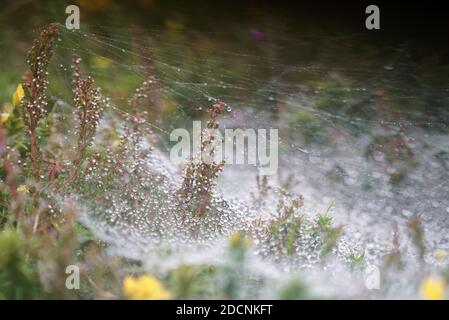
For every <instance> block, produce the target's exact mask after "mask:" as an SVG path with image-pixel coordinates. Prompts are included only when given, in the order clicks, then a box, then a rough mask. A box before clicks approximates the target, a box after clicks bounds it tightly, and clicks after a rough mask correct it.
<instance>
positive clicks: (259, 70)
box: [53, 26, 449, 297]
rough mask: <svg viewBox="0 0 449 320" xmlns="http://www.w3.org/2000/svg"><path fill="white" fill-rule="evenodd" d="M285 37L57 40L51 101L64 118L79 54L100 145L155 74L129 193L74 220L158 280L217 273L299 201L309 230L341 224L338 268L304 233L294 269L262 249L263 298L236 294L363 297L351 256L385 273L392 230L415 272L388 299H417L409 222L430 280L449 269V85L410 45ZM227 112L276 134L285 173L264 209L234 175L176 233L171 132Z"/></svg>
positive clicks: (231, 120)
mask: <svg viewBox="0 0 449 320" xmlns="http://www.w3.org/2000/svg"><path fill="white" fill-rule="evenodd" d="M85 30H89V31H85ZM276 39H277V41H276V42H273V41H270V35H266V34H262V33H259V32H255V31H250V32H248V33H212V32H211V33H208V32H197V31H189V30H182V31H173V30H172V31H167V30H142V29H138V28H137V27H136V28H134V29H124V28H112V27H95V26H89V27H88V26H85V27H84V29H83V31H80V32H69V31H63V32H62V34H61V39H60V41H59V42H58V49H57V54H56V62H55V65H56V67H55V72H54V74H55V76H56V77H57V78H58V79H60V80H61V81H60V83H58V85H55V86H54V88H53V93H54V96H55V97H56V99H60V100H59V104H58V106H59V107H60V108H61V109H62V110H69V109H70V108H69V107H68V106H67V105H66V104H65V103H63V102H62V101H65V98H67V97H69V96H70V89H69V88H70V86H69V84H70V76H71V67H70V65H71V60H70V55H71V54H72V53H73V52H78V53H79V54H80V55H81V56H82V57H83V66H84V67H85V70H86V73H89V74H90V75H92V76H93V77H94V78H95V79H96V81H97V84H99V85H100V86H101V87H102V88H103V93H104V94H105V95H106V96H108V97H109V98H110V102H111V103H110V110H107V111H106V114H105V117H104V120H103V122H102V126H101V128H100V132H99V133H98V136H99V137H98V139H97V140H101V135H102V134H105V133H104V132H106V131H107V129H108V128H109V127H110V126H111V123H112V122H114V123H119V124H118V127H119V128H122V129H120V130H123V127H124V126H125V125H127V121H128V120H126V119H127V117H126V116H127V115H129V114H130V113H131V110H130V108H129V100H130V96H131V95H132V92H133V91H134V90H135V88H137V87H139V86H140V84H141V83H142V82H143V81H145V79H146V77H147V75H148V73H152V74H153V75H154V76H155V79H156V80H155V83H154V84H153V86H152V97H151V98H152V102H153V104H152V107H151V108H150V109H149V110H147V112H148V116H147V117H146V118H145V124H144V126H145V127H148V128H149V129H151V131H152V137H153V138H152V139H143V140H141V141H140V142H138V143H137V144H131V145H130V147H129V154H128V155H129V157H130V159H131V160H130V161H129V162H128V163H127V166H128V167H127V168H126V174H124V173H123V172H117V175H118V176H120V175H122V174H123V175H126V179H125V180H126V181H125V182H123V180H120V183H123V184H119V185H115V184H114V183H111V184H110V185H107V184H104V185H101V188H102V189H104V195H102V196H101V197H98V199H97V197H93V196H92V197H82V196H79V198H78V205H79V207H80V209H81V210H82V212H83V216H82V217H81V220H82V221H83V222H84V223H85V224H86V225H87V226H89V227H90V228H91V229H92V230H93V231H94V233H95V234H96V235H97V236H99V237H100V238H101V239H103V240H105V241H106V242H108V243H109V244H110V246H111V252H112V253H118V254H120V255H124V256H126V257H128V258H135V259H141V260H143V261H145V262H146V265H147V267H148V268H151V269H152V270H153V271H155V270H157V271H159V272H161V273H163V272H166V271H167V270H170V269H171V268H174V267H176V266H178V265H181V264H183V263H192V264H200V263H207V264H211V265H213V264H218V265H220V264H223V263H224V256H225V255H224V254H223V252H224V251H225V250H226V249H225V247H226V244H227V242H226V241H227V240H226V239H227V238H228V237H229V236H230V235H232V234H233V233H235V232H236V231H238V230H245V231H247V232H253V231H254V223H255V221H258V219H263V220H267V219H270V217H272V216H274V215H276V214H277V213H276V206H277V205H278V201H279V199H280V198H283V197H285V194H288V195H289V196H291V197H294V196H295V195H302V196H303V197H304V206H303V207H301V213H302V214H304V215H307V216H308V217H310V219H312V220H313V219H314V217H315V216H316V215H318V214H323V213H326V212H327V211H328V213H329V214H330V215H332V216H333V218H334V221H335V223H336V224H338V225H342V226H343V228H344V235H343V237H342V239H341V240H340V247H339V248H338V250H337V251H338V252H337V256H339V257H340V258H341V261H338V259H336V261H332V263H329V265H328V266H327V267H323V266H322V264H320V257H319V253H318V254H317V253H316V252H314V251H313V248H315V247H316V243H315V242H316V239H313V237H311V238H310V239H309V238H307V237H303V239H302V240H301V241H303V243H301V245H300V246H298V248H297V249H296V252H295V254H294V255H293V256H291V255H290V256H289V258H288V259H284V258H283V257H281V256H280V254H278V253H275V254H274V257H272V256H270V254H269V253H270V245H269V244H268V245H266V244H261V243H259V242H258V241H257V239H255V240H254V244H253V247H252V251H251V259H249V262H248V266H247V268H248V273H249V274H253V275H258V276H260V277H261V278H262V279H265V280H266V281H265V282H264V281H262V282H264V283H265V284H264V285H260V287H259V288H258V289H257V290H256V289H254V287H253V286H254V283H252V282H251V281H249V284H248V287H247V288H246V289H245V290H246V291H245V290H244V291H243V292H244V293H242V294H243V295H245V294H247V296H256V297H265V296H266V297H270V293H269V292H271V291H270V290H271V289H272V288H274V287H276V286H277V285H278V284H279V283H281V282H282V281H283V280H285V279H287V278H289V277H292V276H295V275H297V274H298V273H300V274H301V276H302V277H303V278H304V279H308V281H312V282H314V283H315V284H316V285H315V286H314V287H315V288H317V290H318V291H320V290H322V292H324V293H325V294H330V295H332V294H336V295H341V290H340V289H341V288H345V291H344V292H345V294H344V295H348V296H351V295H355V294H360V293H361V292H362V293H363V292H365V291H364V290H365V288H364V286H363V276H361V275H360V274H359V275H358V276H357V277H356V278H357V279H359V280H360V281H359V282H357V281H354V280H353V276H354V272H355V271H354V270H352V269H351V267H348V266H347V264H346V262H347V261H346V260H347V256H348V254H350V253H351V252H352V250H359V251H360V250H361V251H364V253H365V259H366V261H367V263H368V264H372V265H380V264H381V261H382V257H383V256H384V255H385V254H387V253H389V252H391V251H392V250H393V249H394V244H393V241H394V240H393V230H394V229H395V228H398V230H399V238H400V240H401V242H400V246H401V248H402V249H403V251H404V252H405V253H406V257H407V259H409V266H410V267H408V269H410V270H408V269H407V270H406V271H404V273H405V276H404V277H401V279H400V280H399V279H397V284H396V285H395V286H394V287H393V288H390V289H391V290H390V291H388V292H383V294H384V295H385V296H395V295H396V294H398V293H399V294H402V295H404V296H410V295H413V293H412V292H413V288H411V287H410V285H409V284H408V282H409V281H408V280H409V278H410V277H413V276H414V275H415V274H416V272H419V265H418V262H417V258H416V256H417V252H416V250H415V249H414V247H413V246H412V245H411V243H410V240H409V239H410V237H409V236H408V232H409V231H408V227H407V225H408V224H409V222H410V219H412V218H414V217H416V216H419V217H420V219H421V221H422V224H423V226H424V231H425V243H426V246H427V248H428V250H427V255H426V257H425V259H426V262H427V263H428V264H429V266H428V267H429V268H439V267H442V266H444V265H445V263H444V262H441V261H437V260H436V259H435V257H434V256H433V254H432V253H433V252H434V251H435V250H443V249H444V250H449V242H448V241H449V238H448V232H447V231H448V229H449V199H448V197H447V195H448V194H449V183H448V181H449V179H448V174H447V170H448V168H449V140H448V139H447V129H448V126H447V123H448V120H449V118H448V114H447V112H446V111H445V109H447V108H445V106H447V105H448V103H449V100H448V95H447V93H448V88H447V87H445V86H441V85H439V86H433V85H432V84H433V82H432V81H433V80H434V79H432V78H431V76H429V75H427V74H423V73H422V71H421V69H420V66H419V65H417V64H416V63H414V62H413V61H412V59H411V58H410V57H408V55H407V47H404V46H402V45H398V46H397V47H394V48H391V52H393V53H391V54H390V55H384V54H383V53H377V52H374V53H370V54H366V55H363V54H358V53H357V52H355V51H356V50H354V48H353V47H354V44H353V43H351V41H354V42H355V41H357V39H356V38H355V39H339V38H330V39H325V40H318V39H315V38H313V37H304V38H292V37H289V36H288V35H285V34H277V35H276ZM317 48H318V49H317ZM64 84H65V86H64ZM67 101H68V103H69V104H70V100H67ZM218 101H223V102H224V103H225V104H226V107H227V109H226V112H225V114H224V115H222V116H220V118H219V121H220V128H222V129H223V128H243V129H244V128H254V129H257V128H265V129H268V128H277V129H279V170H278V173H277V174H276V175H274V176H270V177H268V179H267V182H268V186H269V188H268V190H269V191H268V194H267V196H266V198H265V199H264V203H263V205H262V206H257V207H255V205H254V198H255V197H257V194H258V193H259V192H260V190H258V188H257V169H256V168H255V167H254V166H249V165H246V166H245V165H239V166H236V165H226V166H225V170H224V171H223V172H222V173H221V174H220V178H219V180H218V184H217V187H216V192H215V196H214V198H213V201H212V205H211V209H210V211H211V213H210V214H208V215H206V216H205V217H203V218H202V219H197V218H191V217H188V216H187V217H184V218H183V219H186V220H187V222H186V220H182V221H181V220H180V218H179V216H177V215H176V214H175V212H177V210H178V207H177V195H176V190H177V189H178V188H179V186H180V184H181V181H182V170H181V168H179V167H175V166H174V165H173V164H172V163H171V162H170V160H169V158H168V154H169V151H170V146H172V145H173V142H170V141H169V133H170V132H171V131H172V130H173V129H175V128H186V129H188V130H191V128H192V120H199V119H202V120H204V119H206V117H207V113H206V112H205V109H206V107H207V106H209V105H211V104H213V103H215V102H218ZM69 112H70V111H69ZM128 125H129V123H128ZM67 127H68V128H67V130H68V131H69V132H73V131H71V130H73V129H70V128H69V127H70V125H69V124H68V123H67ZM120 130H119V131H120ZM102 132H103V133H102ZM130 137H131V140H132V134H131V136H130ZM97 140H96V141H97ZM96 143H97V142H96ZM98 167H100V168H97V169H93V172H92V173H90V174H88V175H87V176H86V180H87V181H88V182H89V183H92V184H96V183H98V181H99V178H98V177H99V176H101V175H102V174H104V172H103V171H102V170H103V169H101V166H98ZM89 179H90V181H89ZM100 180H101V179H100ZM130 199H133V200H132V201H131V200H130ZM134 200H135V201H134ZM332 203H335V206H333V205H331V204H332ZM330 206H331V207H332V208H331V210H329V207H330ZM192 234H193V235H194V236H192ZM169 253H170V254H169ZM349 279H351V281H349ZM267 283H268V284H267ZM259 289H260V290H259ZM251 290H253V291H251ZM255 291H257V292H258V293H255Z"/></svg>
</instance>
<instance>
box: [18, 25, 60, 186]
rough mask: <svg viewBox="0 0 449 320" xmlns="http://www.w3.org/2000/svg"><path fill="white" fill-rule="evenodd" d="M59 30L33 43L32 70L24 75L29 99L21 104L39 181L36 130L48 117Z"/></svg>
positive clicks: (54, 28)
mask: <svg viewBox="0 0 449 320" xmlns="http://www.w3.org/2000/svg"><path fill="white" fill-rule="evenodd" d="M58 30H59V25H58V24H56V23H52V24H50V25H49V26H48V27H47V28H45V29H44V30H43V31H42V32H41V33H40V34H39V36H38V37H37V38H36V39H35V40H34V41H33V45H32V47H31V49H30V50H29V52H28V59H27V63H28V65H29V67H30V69H29V70H27V71H26V72H25V75H24V83H23V86H24V88H26V95H25V99H24V101H23V102H22V104H21V105H22V117H23V121H24V123H25V126H26V127H27V129H28V132H29V134H30V139H31V155H30V157H31V166H32V171H33V175H34V176H35V177H39V147H38V136H37V133H36V128H37V126H38V124H39V121H40V120H42V119H43V118H45V116H46V115H47V106H48V101H47V88H48V64H49V62H50V60H51V57H52V55H53V47H54V42H55V39H56V37H57V35H58Z"/></svg>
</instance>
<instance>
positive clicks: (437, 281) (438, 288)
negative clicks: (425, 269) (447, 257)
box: [420, 276, 446, 300]
mask: <svg viewBox="0 0 449 320" xmlns="http://www.w3.org/2000/svg"><path fill="white" fill-rule="evenodd" d="M445 290H446V283H445V281H444V279H443V278H441V277H437V276H429V277H427V278H425V279H424V280H423V281H422V282H421V289H420V293H421V297H422V298H423V299H425V300H443V299H445V294H444V292H445Z"/></svg>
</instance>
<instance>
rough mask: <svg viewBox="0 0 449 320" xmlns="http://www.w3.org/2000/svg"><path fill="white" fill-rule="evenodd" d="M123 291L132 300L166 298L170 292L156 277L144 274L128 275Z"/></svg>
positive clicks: (124, 281)
mask: <svg viewBox="0 0 449 320" xmlns="http://www.w3.org/2000/svg"><path fill="white" fill-rule="evenodd" d="M123 293H124V295H125V296H126V297H127V298H128V299H130V300H165V299H169V298H170V293H169V292H168V291H167V290H166V289H165V288H164V286H163V284H162V283H161V282H160V281H159V280H158V279H156V278H155V277H153V276H151V275H148V274H144V275H142V276H140V277H137V278H136V277H133V276H126V277H125V279H124V280H123Z"/></svg>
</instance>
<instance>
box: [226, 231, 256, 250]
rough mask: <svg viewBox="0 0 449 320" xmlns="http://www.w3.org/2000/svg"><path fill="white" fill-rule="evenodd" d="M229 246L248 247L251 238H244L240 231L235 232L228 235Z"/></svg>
mask: <svg viewBox="0 0 449 320" xmlns="http://www.w3.org/2000/svg"><path fill="white" fill-rule="evenodd" d="M229 246H230V247H231V248H237V247H244V248H249V247H250V246H251V239H250V238H246V237H245V236H244V234H243V233H242V232H236V233H234V234H233V235H232V236H230V237H229Z"/></svg>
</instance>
